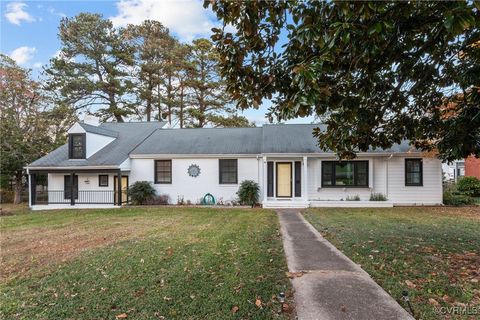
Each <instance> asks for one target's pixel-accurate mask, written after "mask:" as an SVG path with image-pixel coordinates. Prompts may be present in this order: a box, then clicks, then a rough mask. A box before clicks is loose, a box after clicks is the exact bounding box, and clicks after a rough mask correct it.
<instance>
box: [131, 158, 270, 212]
mask: <svg viewBox="0 0 480 320" xmlns="http://www.w3.org/2000/svg"><path fill="white" fill-rule="evenodd" d="M232 158H235V157H228V159H232ZM164 159H168V158H164ZM168 160H170V159H168ZM171 160H172V183H171V184H154V179H155V173H154V159H131V173H130V184H133V183H135V182H136V181H149V182H151V183H152V184H153V186H154V187H155V189H156V190H157V194H159V195H160V194H168V195H169V196H170V202H171V203H173V204H175V203H177V200H178V198H183V199H184V201H191V202H192V203H193V204H195V203H198V202H199V201H200V199H201V198H203V196H205V194H207V193H211V194H212V195H213V196H214V197H215V199H217V201H220V202H229V201H232V200H235V199H236V198H237V195H236V193H237V191H238V187H239V185H240V183H241V182H242V181H243V180H253V181H255V182H257V183H261V180H262V176H261V169H260V168H261V166H262V159H261V158H260V159H258V160H257V159H256V158H238V184H232V185H226V184H220V183H219V169H218V158H188V159H183V158H182V159H171ZM192 164H196V165H198V166H199V167H200V175H199V176H198V177H190V176H189V175H188V172H187V170H188V167H189V166H190V165H192ZM260 194H262V193H261V191H260Z"/></svg>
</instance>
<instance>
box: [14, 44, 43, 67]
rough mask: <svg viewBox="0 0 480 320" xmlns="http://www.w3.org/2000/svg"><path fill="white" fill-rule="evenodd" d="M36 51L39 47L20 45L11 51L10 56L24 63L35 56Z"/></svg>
mask: <svg viewBox="0 0 480 320" xmlns="http://www.w3.org/2000/svg"><path fill="white" fill-rule="evenodd" d="M35 52H37V49H36V48H33V47H19V48H17V49H15V50H13V51H12V53H10V58H12V59H13V60H15V61H16V62H17V63H18V64H19V65H23V64H25V63H27V62H28V61H30V60H31V59H32V58H33V55H34V54H35Z"/></svg>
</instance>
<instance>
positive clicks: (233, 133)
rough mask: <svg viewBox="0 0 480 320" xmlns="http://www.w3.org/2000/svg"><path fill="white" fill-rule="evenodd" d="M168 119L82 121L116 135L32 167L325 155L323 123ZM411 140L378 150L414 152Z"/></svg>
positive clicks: (57, 152) (65, 147) (62, 152)
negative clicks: (202, 123)
mask: <svg viewBox="0 0 480 320" xmlns="http://www.w3.org/2000/svg"><path fill="white" fill-rule="evenodd" d="M164 124H165V123H164V122H126V123H112V122H109V123H102V124H101V125H100V126H99V127H95V126H91V125H86V124H81V125H82V127H83V128H84V129H85V130H86V131H88V132H92V133H97V134H104V135H109V136H113V135H115V136H116V139H115V140H114V141H113V142H111V143H110V144H108V145H107V146H105V147H104V148H103V149H101V150H100V151H98V152H97V153H95V154H94V155H92V156H91V157H90V158H88V159H86V160H69V159H68V145H66V144H65V145H63V146H61V147H60V148H58V149H56V150H54V151H52V152H51V153H49V154H48V155H46V156H45V157H43V158H41V159H38V160H37V161H35V162H33V163H31V164H30V165H29V167H30V168H35V167H71V166H118V165H120V164H121V163H122V162H123V161H125V160H126V159H127V158H128V156H129V154H131V155H149V154H166V155H168V154H176V155H195V154H252V155H258V154H262V153H264V154H282V153H283V154H285V153H299V154H312V153H325V152H329V151H328V150H327V151H325V150H321V149H320V148H319V147H318V146H317V141H316V139H315V138H314V137H313V135H312V131H313V129H314V128H316V127H319V126H320V127H323V125H318V124H280V125H265V126H263V127H261V128H258V127H257V128H222V129H220V128H203V129H161V127H163V125H164ZM411 150H412V147H411V146H410V145H409V143H408V141H404V142H402V143H401V144H396V145H394V146H393V147H392V148H390V149H387V150H382V149H376V150H370V151H369V152H372V153H380V152H384V153H390V152H392V153H398V152H408V151H411Z"/></svg>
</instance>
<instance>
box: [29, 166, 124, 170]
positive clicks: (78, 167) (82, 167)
mask: <svg viewBox="0 0 480 320" xmlns="http://www.w3.org/2000/svg"><path fill="white" fill-rule="evenodd" d="M25 169H27V170H88V169H92V170H103V169H106V170H111V169H119V167H118V166H71V167H25Z"/></svg>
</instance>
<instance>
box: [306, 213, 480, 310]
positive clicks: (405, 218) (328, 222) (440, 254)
mask: <svg viewBox="0 0 480 320" xmlns="http://www.w3.org/2000/svg"><path fill="white" fill-rule="evenodd" d="M305 217H306V219H307V220H309V221H310V222H311V223H312V224H313V225H314V226H315V227H316V228H317V229H318V230H319V231H320V232H321V233H322V235H323V236H324V237H325V238H326V239H328V240H329V241H331V242H332V243H333V244H334V245H335V246H336V247H337V248H339V249H340V250H341V251H343V252H344V253H345V254H346V255H347V256H348V257H350V258H351V259H352V260H353V261H354V262H356V263H358V264H360V265H361V266H362V268H363V269H364V270H365V271H367V272H368V273H369V274H370V275H371V276H372V278H373V279H374V280H375V281H377V283H378V284H380V285H381V286H382V287H383V288H384V289H385V290H386V291H387V292H389V293H390V294H391V295H392V296H393V297H394V298H395V299H396V300H397V301H399V302H400V304H401V305H403V306H404V307H405V305H404V303H403V302H402V300H401V293H402V290H408V291H409V293H410V296H411V299H412V304H413V308H414V310H415V312H416V314H417V319H438V318H439V316H438V315H437V314H435V310H434V306H435V305H436V303H437V302H438V303H439V305H440V306H450V307H451V306H463V305H467V306H468V305H470V306H472V305H473V306H477V310H478V308H479V307H480V283H479V282H480V210H479V209H478V208H388V209H338V208H331V209H309V210H307V212H306V213H305ZM431 299H434V300H435V301H433V300H431ZM460 318H461V317H460ZM464 318H465V319H467V318H468V317H467V316H465V317H464Z"/></svg>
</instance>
